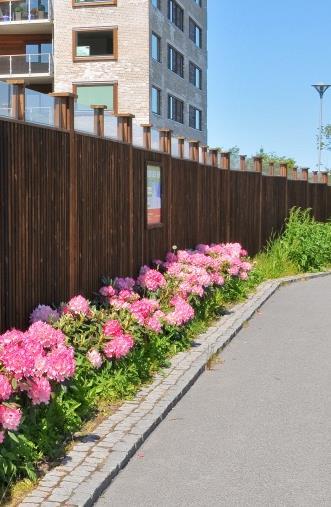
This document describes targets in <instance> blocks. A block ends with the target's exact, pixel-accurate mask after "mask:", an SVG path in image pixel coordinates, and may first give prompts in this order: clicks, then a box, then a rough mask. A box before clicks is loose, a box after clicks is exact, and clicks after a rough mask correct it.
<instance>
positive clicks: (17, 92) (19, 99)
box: [7, 79, 25, 121]
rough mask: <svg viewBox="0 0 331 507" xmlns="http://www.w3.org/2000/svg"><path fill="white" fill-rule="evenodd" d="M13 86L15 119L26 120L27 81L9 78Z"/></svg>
mask: <svg viewBox="0 0 331 507" xmlns="http://www.w3.org/2000/svg"><path fill="white" fill-rule="evenodd" d="M7 83H8V84H10V85H11V86H12V109H13V118H15V120H22V121H24V120H25V83H24V81H23V80H22V79H8V80H7Z"/></svg>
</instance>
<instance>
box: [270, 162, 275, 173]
mask: <svg viewBox="0 0 331 507" xmlns="http://www.w3.org/2000/svg"><path fill="white" fill-rule="evenodd" d="M269 176H275V162H274V161H273V160H271V161H270V162H269Z"/></svg>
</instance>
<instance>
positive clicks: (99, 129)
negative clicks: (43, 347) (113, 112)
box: [91, 104, 107, 137]
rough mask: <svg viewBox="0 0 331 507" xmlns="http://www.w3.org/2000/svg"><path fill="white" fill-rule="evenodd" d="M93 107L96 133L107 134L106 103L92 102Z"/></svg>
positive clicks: (101, 135)
mask: <svg viewBox="0 0 331 507" xmlns="http://www.w3.org/2000/svg"><path fill="white" fill-rule="evenodd" d="M91 109H94V134H95V135H96V136H98V137H104V135H105V109H107V106H106V105H105V104H102V105H98V104H92V105H91Z"/></svg>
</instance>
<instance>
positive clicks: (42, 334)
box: [27, 321, 65, 348]
mask: <svg viewBox="0 0 331 507" xmlns="http://www.w3.org/2000/svg"><path fill="white" fill-rule="evenodd" d="M27 336H28V337H31V338H34V339H36V340H38V341H39V342H40V343H41V344H42V346H43V347H46V348H52V347H56V346H57V345H60V344H63V343H64V342H65V336H64V334H63V333H62V331H60V330H59V329H54V327H52V326H50V325H49V324H46V322H41V321H37V322H35V323H34V324H32V325H31V326H30V327H29V329H28V331H27Z"/></svg>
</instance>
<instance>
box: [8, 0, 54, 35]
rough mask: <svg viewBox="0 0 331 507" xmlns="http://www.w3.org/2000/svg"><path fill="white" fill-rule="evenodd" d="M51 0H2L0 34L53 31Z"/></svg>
mask: <svg viewBox="0 0 331 507" xmlns="http://www.w3.org/2000/svg"><path fill="white" fill-rule="evenodd" d="M52 20H53V13H52V4H51V0H0V34H2V33H3V34H7V33H8V34H9V33H12V34H20V33H24V34H25V33H45V32H49V33H51V31H52V22H53V21H52Z"/></svg>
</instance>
